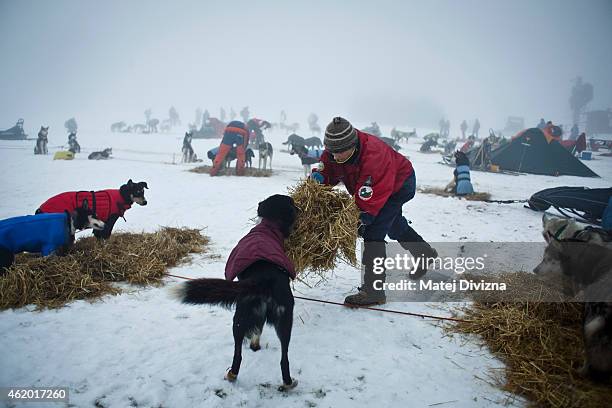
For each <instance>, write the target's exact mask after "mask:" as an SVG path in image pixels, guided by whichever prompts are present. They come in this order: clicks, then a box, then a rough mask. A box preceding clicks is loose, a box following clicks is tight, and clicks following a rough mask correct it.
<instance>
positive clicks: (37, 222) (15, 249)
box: [0, 200, 104, 274]
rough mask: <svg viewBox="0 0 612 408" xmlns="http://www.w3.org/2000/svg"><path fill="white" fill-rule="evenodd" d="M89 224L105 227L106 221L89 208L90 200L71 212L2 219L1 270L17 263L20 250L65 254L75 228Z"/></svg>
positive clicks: (94, 226) (99, 228)
mask: <svg viewBox="0 0 612 408" xmlns="http://www.w3.org/2000/svg"><path fill="white" fill-rule="evenodd" d="M87 228H93V229H94V230H101V229H103V228H104V223H103V222H102V221H100V220H98V219H96V218H95V216H94V215H93V213H92V211H91V210H90V209H89V206H88V202H87V200H85V201H84V202H83V205H82V206H81V207H78V208H76V209H75V211H72V212H68V211H65V212H61V213H55V214H36V215H25V216H22V217H13V218H8V219H6V220H2V221H0V274H2V273H4V271H5V270H6V268H8V267H9V266H11V265H12V264H13V263H14V261H15V254H18V253H21V252H32V253H38V252H40V253H41V254H42V256H47V255H51V254H57V255H63V254H64V253H65V252H66V251H67V250H68V248H69V247H70V246H71V245H72V243H73V242H74V234H75V233H76V231H77V230H82V229H87Z"/></svg>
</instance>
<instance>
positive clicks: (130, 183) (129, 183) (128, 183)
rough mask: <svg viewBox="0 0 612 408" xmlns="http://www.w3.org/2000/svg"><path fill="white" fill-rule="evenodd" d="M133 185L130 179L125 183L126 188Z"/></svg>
mask: <svg viewBox="0 0 612 408" xmlns="http://www.w3.org/2000/svg"><path fill="white" fill-rule="evenodd" d="M133 184H134V182H133V181H132V179H129V180H128V182H127V185H128V187H131V186H132V185H133Z"/></svg>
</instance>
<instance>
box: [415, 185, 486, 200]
mask: <svg viewBox="0 0 612 408" xmlns="http://www.w3.org/2000/svg"><path fill="white" fill-rule="evenodd" d="M418 191H419V193H423V194H434V195H438V196H441V197H457V198H464V199H466V200H469V201H487V200H490V199H491V194H490V193H477V192H474V193H472V194H466V195H462V196H458V195H456V194H454V193H452V192H448V191H444V189H443V188H437V187H419V190H418Z"/></svg>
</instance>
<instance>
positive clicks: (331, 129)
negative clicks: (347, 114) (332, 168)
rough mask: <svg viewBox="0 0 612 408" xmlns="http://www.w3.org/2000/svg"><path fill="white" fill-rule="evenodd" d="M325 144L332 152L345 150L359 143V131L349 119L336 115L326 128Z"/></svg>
mask: <svg viewBox="0 0 612 408" xmlns="http://www.w3.org/2000/svg"><path fill="white" fill-rule="evenodd" d="M323 144H324V145H325V149H327V150H328V151H329V152H330V153H340V152H345V151H347V150H349V149H350V148H352V147H354V146H356V145H357V132H355V129H353V125H351V123H350V122H349V121H348V120H346V119H344V118H341V117H339V116H338V117H335V118H334V119H333V120H332V121H331V122H330V123H329V125H327V128H326V129H325V140H324V141H323Z"/></svg>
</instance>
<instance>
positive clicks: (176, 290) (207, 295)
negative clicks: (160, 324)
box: [170, 278, 263, 308]
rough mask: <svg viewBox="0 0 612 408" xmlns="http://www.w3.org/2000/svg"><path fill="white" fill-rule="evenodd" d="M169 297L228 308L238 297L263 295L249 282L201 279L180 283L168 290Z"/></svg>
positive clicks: (191, 302)
mask: <svg viewBox="0 0 612 408" xmlns="http://www.w3.org/2000/svg"><path fill="white" fill-rule="evenodd" d="M170 292H171V296H172V297H174V298H175V299H178V300H179V301H180V302H182V303H189V304H193V305H200V304H208V305H219V306H223V307H226V308H230V307H232V306H233V305H235V304H236V302H237V301H238V299H239V298H240V297H244V296H248V295H252V296H257V295H260V294H263V293H260V292H262V291H261V290H260V288H259V287H258V286H257V285H256V284H255V283H254V282H249V281H238V282H232V281H228V280H225V279H212V278H202V279H194V280H190V281H188V282H184V283H180V284H178V285H176V286H174V287H173V288H171V289H170Z"/></svg>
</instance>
